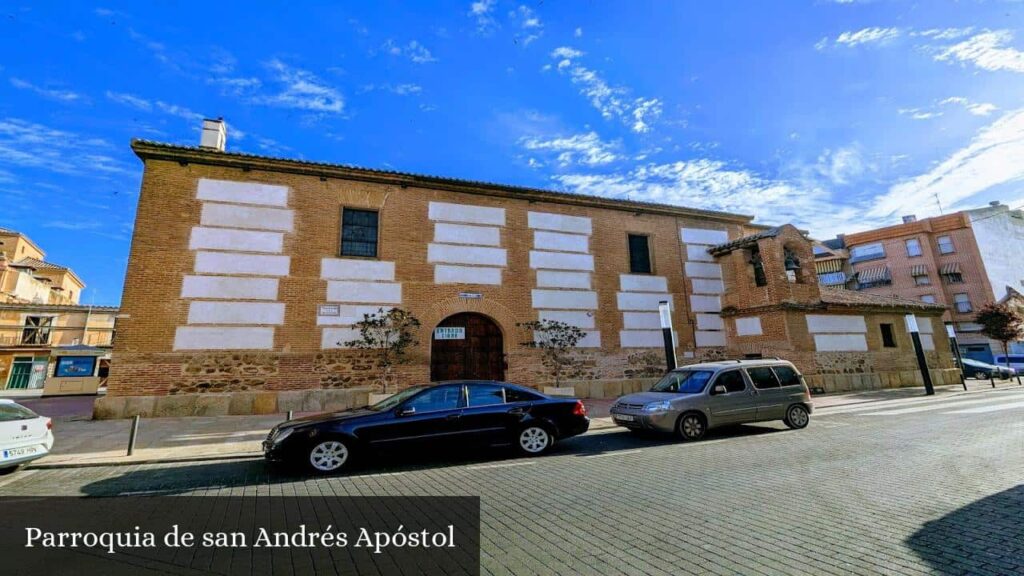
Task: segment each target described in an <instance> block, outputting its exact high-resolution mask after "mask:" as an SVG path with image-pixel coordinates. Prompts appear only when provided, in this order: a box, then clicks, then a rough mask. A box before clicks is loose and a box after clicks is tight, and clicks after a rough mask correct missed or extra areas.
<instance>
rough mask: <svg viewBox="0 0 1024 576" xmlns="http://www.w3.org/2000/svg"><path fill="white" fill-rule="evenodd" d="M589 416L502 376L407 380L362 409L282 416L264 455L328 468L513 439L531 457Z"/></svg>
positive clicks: (577, 429) (575, 404) (579, 429)
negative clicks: (365, 458) (393, 452)
mask: <svg viewBox="0 0 1024 576" xmlns="http://www.w3.org/2000/svg"><path fill="white" fill-rule="evenodd" d="M589 427H590V419H589V418H587V411H586V408H584V406H583V403H582V402H580V401H579V400H576V399H575V398H551V397H548V396H545V395H543V394H540V393H538V392H537V391H535V390H531V389H529V388H524V387H522V386H516V385H514V384H509V383H506V382H477V381H474V382H442V383H439V384H433V385H423V386H413V387H411V388H406V389H405V390H403V391H401V392H399V393H398V394H395V395H394V396H391V397H390V398H387V399H386V400H384V401H382V402H380V403H378V404H374V405H373V406H367V407H364V408H354V409H351V410H343V411H340V412H330V413H326V414H318V415H315V416H308V417H306V418H299V419H296V420H291V421H288V422H282V423H281V424H278V425H277V426H275V427H274V428H273V429H272V430H271V431H270V434H269V435H268V436H267V439H266V441H264V442H263V452H264V455H265V456H266V457H267V459H269V460H274V461H283V462H287V463H292V464H298V465H301V466H304V467H306V468H308V469H309V470H311V471H312V472H315V473H320V474H326V473H331V472H338V471H340V470H342V469H345V468H347V467H348V466H349V465H350V464H351V462H352V461H353V459H355V458H356V457H358V456H362V455H364V454H367V453H370V452H376V451H381V450H388V449H395V448H413V449H416V448H430V449H439V448H451V447H454V446H495V445H512V446H513V447H515V449H517V450H518V451H519V452H520V453H522V454H525V455H530V456H536V455H539V454H542V453H544V452H545V451H547V450H548V449H549V448H551V445H552V444H553V443H554V442H555V440H559V439H562V438H568V437H570V436H575V435H577V434H583V433H584V432H586V431H587V429H588V428H589Z"/></svg>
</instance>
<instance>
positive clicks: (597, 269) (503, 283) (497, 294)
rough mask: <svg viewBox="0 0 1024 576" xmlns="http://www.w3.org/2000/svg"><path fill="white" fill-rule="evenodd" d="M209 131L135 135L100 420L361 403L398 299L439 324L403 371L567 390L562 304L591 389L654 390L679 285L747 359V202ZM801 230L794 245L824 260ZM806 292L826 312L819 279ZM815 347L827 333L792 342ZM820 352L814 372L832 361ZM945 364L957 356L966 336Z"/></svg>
mask: <svg viewBox="0 0 1024 576" xmlns="http://www.w3.org/2000/svg"><path fill="white" fill-rule="evenodd" d="M207 127H208V128H210V130H209V131H208V132H206V133H205V134H204V138H205V137H206V136H207V135H210V134H212V138H210V140H211V142H209V143H208V145H206V146H200V147H186V146H175V145H168V144H159V143H153V142H145V141H135V142H133V144H132V147H133V150H134V151H135V153H136V154H137V155H138V156H139V157H140V158H141V159H142V160H143V162H144V163H145V172H144V176H143V181H142V189H141V193H140V199H139V208H138V215H137V219H136V225H135V231H134V236H133V240H132V247H131V254H130V258H129V265H128V271H127V275H126V280H125V289H124V297H123V302H122V313H123V317H122V318H120V319H119V322H118V339H117V342H116V345H115V351H114V362H113V366H112V370H111V377H110V384H109V387H108V396H107V397H106V398H105V399H103V400H102V401H100V402H98V404H97V410H96V412H97V415H98V416H100V417H116V416H122V415H128V414H132V413H144V414H158V415H160V414H218V413H250V412H256V413H261V412H273V411H278V410H280V411H283V410H288V409H296V410H317V409H329V408H335V407H341V406H347V405H350V404H352V403H358V402H360V401H364V399H365V394H366V391H367V388H366V386H368V385H371V384H373V383H374V382H375V380H376V377H377V375H376V371H375V369H374V366H373V361H372V359H371V358H369V357H367V356H366V355H365V353H362V352H359V351H356V350H350V349H347V348H346V347H345V345H344V342H345V341H347V340H350V339H352V338H353V337H354V336H355V331H354V329H353V328H352V325H353V323H354V322H355V321H356V320H357V319H359V318H361V317H362V315H363V314H366V313H372V312H375V311H377V310H378V309H381V308H390V307H402V308H404V309H407V310H409V311H411V312H412V313H413V314H415V315H416V316H417V317H418V318H419V320H420V321H421V322H422V327H423V328H422V330H421V332H420V334H419V343H418V345H417V346H416V347H415V349H414V350H413V353H412V355H411V356H412V357H411V362H410V363H409V364H407V365H403V366H401V367H400V371H399V374H398V376H399V379H400V383H401V384H402V385H408V384H412V383H420V382H426V381H429V380H431V379H432V377H433V378H434V379H439V378H500V379H506V380H509V381H513V382H520V383H525V384H529V385H538V386H539V385H545V384H549V383H550V376H549V375H548V372H547V370H545V369H544V368H543V366H542V365H541V362H540V361H539V357H538V352H537V351H535V350H532V349H530V348H528V347H526V346H523V345H522V343H523V342H526V341H528V340H530V339H532V337H533V336H532V334H529V333H526V332H525V331H524V330H523V329H522V328H520V327H518V324H520V323H522V322H527V321H530V320H536V319H554V320H561V321H565V322H567V323H570V324H573V325H575V326H578V327H579V328H581V329H583V330H584V331H585V333H586V336H585V338H584V339H583V340H582V341H581V342H580V344H579V346H578V347H577V349H576V351H575V355H576V357H577V359H578V360H579V362H578V366H577V368H575V370H574V372H573V373H572V374H571V375H570V376H571V379H572V380H573V381H574V384H575V386H576V391H577V393H578V394H580V395H583V396H597V397H606V396H614V395H616V394H619V393H621V392H623V391H630V390H633V389H637V388H638V387H640V386H643V385H646V383H647V382H648V381H649V378H650V377H655V376H658V375H660V373H661V372H662V371H663V369H664V358H663V355H662V353H661V347H662V335H661V330H660V325H659V319H658V313H657V309H658V303H659V302H660V301H669V302H670V303H671V306H672V319H673V324H674V329H675V339H676V344H677V356H678V357H679V359H680V361H681V363H685V362H695V361H698V360H701V359H719V358H723V357H727V356H729V355H732V354H734V353H735V351H734V350H731V349H730V348H731V345H730V342H729V336H728V332H727V330H729V328H727V326H726V322H725V321H724V320H723V317H722V315H720V312H721V311H722V298H723V294H725V295H726V298H727V299H728V292H729V290H730V289H731V288H729V287H728V284H729V281H723V265H722V264H721V263H720V262H718V261H716V257H715V256H713V255H712V253H711V249H712V248H714V247H716V246H720V245H723V244H728V243H729V242H730V241H731V240H736V239H741V238H746V237H748V236H750V235H751V234H757V233H760V232H763V231H764V230H765V228H764V227H761V226H755V225H752V224H751V217H749V216H742V215H735V214H727V213H721V212H713V211H706V210H696V209H690V208H682V207H678V206H668V205H658V204H649V203H641V202H633V201H621V200H609V199H603V198H596V197H589V196H582V195H575V194H566V193H557V192H551V191H545V190H537V189H529V188H520V187H513V186H503V185H496V184H487V183H481V182H469V181H463V180H455V179H449V178H439V177H431V176H420V175H414V174H405V173H399V172H390V171H377V170H368V169H362V168H354V167H350V166H343V165H334V164H321V163H314V162H306V161H298V160H285V159H277V158H267V157H259V156H252V155H247V154H238V153H229V152H225V151H224V150H223V141H224V140H223V133H222V132H218V129H221V127H220V126H218V125H217V124H216V123H213V122H208V123H207ZM790 228H791V227H790ZM790 228H785V230H786V231H787V235H786V236H785V238H786V239H787V242H789V243H790V244H791V245H792V246H797V245H799V251H800V254H804V252H807V253H808V254H809V251H810V244H809V242H808V241H807V240H806V239H805V238H803V237H802V236H800V235H799V234H798V233H796V236H792V234H793V232H791V231H790ZM764 240H765V242H767V243H768V244H765V247H764V249H765V250H766V251H767V250H771V249H774V248H770V246H769V244H770V243H771V242H775V241H776V239H775V238H768V237H766V238H765V239H764ZM780 250H781V248H780ZM804 261H805V262H807V264H806V266H808V267H809V268H808V271H807V274H809V276H807V277H808V278H812V277H813V275H814V272H813V264H812V263H811V258H810V257H809V256H805V260H804ZM770 262H774V261H772V260H770V259H768V260H766V265H767V263H770ZM773 270H774V268H773ZM726 278H729V276H726ZM781 278H783V279H784V281H785V282H786V283H787V284H788V282H789V280H788V277H787V275H786V274H785V273H783V274H782V276H781ZM775 281H778V278H774V277H773V282H775ZM793 290H797V291H801V290H802V291H803V292H802V294H803V295H804V296H806V298H807V299H808V302H810V300H814V299H817V300H818V301H819V302H818V303H816V304H813V305H811V304H809V305H810V306H811V307H812V308H813V307H815V306H818V307H819V308H820V298H818V295H819V293H818V292H817V285H816V283H814V282H810V283H807V282H804V283H801V284H800V286H799V288H793ZM772 295H773V296H772V299H771V300H770V302H772V303H775V304H778V302H777V301H778V300H779V299H780V298H785V296H783V295H782V291H781V290H780V291H778V293H777V292H776V291H773V292H772ZM766 302H767V301H766ZM912 304H913V303H912ZM814 309H818V308H814ZM890 309H891V310H896V312H901V311H905V310H911V309H910V308H906V307H903V308H900V307H899V306H898V305H897V306H896V308H890ZM915 311H916V312H918V313H920V314H922V315H923V316H929V315H932V316H935V317H937V315H939V314H941V309H936V308H934V307H929V306H926V305H925V306H917V307H916V308H915V309H913V310H911V312H915ZM825 313H826V314H827V313H829V312H828V311H825ZM794 321H795V320H794ZM768 324H769V325H772V324H771V323H770V322H769V323H768ZM730 326H731V324H730ZM436 328H447V329H451V330H447V331H444V334H453V335H455V339H454V340H451V339H447V338H436V337H435V336H434V335H435V329H436ZM869 340H870V339H869ZM753 342H754V341H753V340H751V341H749V342H748V343H747V344H745V345H746V346H747V348H746V349H753V347H752V346H753ZM806 346H814V339H813V338H804V339H803V340H802V341H801V342H800V343H798V344H796V345H795V347H796V348H801V349H802V348H803V347H806ZM865 346H867V344H865ZM732 348H736V347H735V346H732ZM778 349H779V350H782V349H783V348H781V347H780V348H778ZM794 349H795V348H794ZM902 350H903V352H904V354H907V351H906V348H905V347H904V348H902ZM865 351H866V350H865ZM807 359H808V362H807V363H803V364H802V365H800V368H801V369H803V370H804V371H805V372H807V374H808V375H810V376H813V375H816V374H818V372H820V371H819V369H818V367H817V365H816V364H814V363H813V360H814V357H813V356H808V357H807ZM934 360H935V363H936V366H935V367H936V368H945V367H947V366H948V350H947V354H946V355H945V356H942V354H941V350H940V353H939V354H937V355H936V356H935V358H934ZM860 369H861V370H872V369H873V367H872V366H870V365H869V366H861V367H860ZM645 378H646V379H645ZM835 382H837V381H836V380H834V379H832V380H829V382H828V385H829V386H828V387H830V388H832V389H838V388H836V385H835ZM880 383H881V380H879V381H878V382H875V381H871V382H860V381H858V382H845V381H844V382H843V384H842V386H851V385H853V386H855V387H862V386H870V385H876V384H878V385H880ZM889 384H890V385H893V383H892V382H891V381H889Z"/></svg>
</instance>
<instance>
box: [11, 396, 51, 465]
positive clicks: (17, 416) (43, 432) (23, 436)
mask: <svg viewBox="0 0 1024 576" xmlns="http://www.w3.org/2000/svg"><path fill="white" fill-rule="evenodd" d="M51 428H53V422H52V421H51V420H50V419H49V418H47V417H45V416H40V415H38V414H36V413H35V412H33V411H31V410H29V409H28V408H25V407H24V406H22V405H21V404H18V403H16V402H14V401H13V400H5V399H3V398H0V474H9V473H11V472H14V471H15V470H17V469H18V467H19V466H21V465H22V464H24V463H26V462H30V461H32V460H35V459H37V458H42V457H43V456H46V455H47V454H49V453H50V449H51V448H53V432H52V431H51Z"/></svg>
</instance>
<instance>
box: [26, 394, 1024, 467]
mask: <svg viewBox="0 0 1024 576" xmlns="http://www.w3.org/2000/svg"><path fill="white" fill-rule="evenodd" d="M967 386H968V389H969V392H964V390H963V388H962V387H961V386H942V387H939V388H936V389H935V395H936V396H950V397H952V396H955V395H957V394H976V393H980V392H983V391H985V390H991V389H992V388H991V386H990V385H989V383H988V381H977V380H968V381H967ZM996 386H997V387H998V388H1006V387H1009V386H1013V387H1016V386H1017V384H1016V382H1015V381H1006V380H1003V381H999V382H997V383H996ZM914 397H924V389H923V388H896V389H886V390H870V391H865V392H851V393H845V394H828V395H819V396H815V397H814V405H815V409H816V410H824V411H826V412H827V411H828V409H829V408H834V407H839V406H849V405H852V404H862V403H867V402H885V401H888V400H899V399H905V398H914ZM584 403H585V404H586V406H587V412H588V414H589V415H590V417H591V426H590V430H591V431H600V430H609V429H613V428H616V426H615V424H614V423H613V422H612V419H611V418H610V417H609V415H608V410H609V409H610V408H611V405H612V404H613V403H614V400H584ZM40 412H41V413H42V414H44V415H49V414H46V411H45V410H42V409H40ZM302 415H303V414H296V416H302ZM284 419H285V415H284V414H279V415H269V416H218V417H193V418H144V419H142V420H141V422H140V425H139V434H138V438H137V441H136V444H135V452H134V454H133V455H132V456H130V457H129V456H126V452H127V448H128V436H129V432H130V429H131V421H130V420H96V421H93V420H79V419H74V420H72V419H65V420H58V419H55V420H54V424H53V434H54V436H55V438H56V441H55V443H54V449H53V453H52V454H50V455H49V456H47V457H45V458H41V459H40V460H37V461H35V462H33V463H31V464H29V466H28V467H29V468H77V467H85V466H109V465H124V464H146V463H155V462H178V461H181V462H188V461H201V460H223V459H230V458H260V457H262V452H261V449H260V443H261V442H262V441H263V439H264V438H265V437H266V435H267V432H268V431H269V430H270V428H271V427H273V426H274V425H275V424H277V423H279V422H281V421H283V420H284Z"/></svg>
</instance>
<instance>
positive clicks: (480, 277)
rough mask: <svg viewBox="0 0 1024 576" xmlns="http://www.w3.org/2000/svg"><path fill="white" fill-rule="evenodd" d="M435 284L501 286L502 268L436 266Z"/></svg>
mask: <svg viewBox="0 0 1024 576" xmlns="http://www.w3.org/2000/svg"><path fill="white" fill-rule="evenodd" d="M434 284H492V285H494V286H501V268H488V267H486V266H450V265H447V264H438V265H437V266H434Z"/></svg>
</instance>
